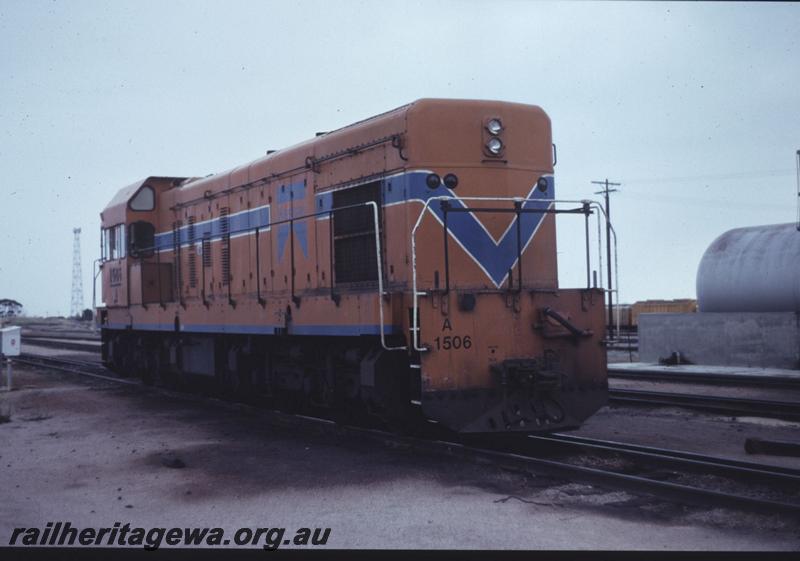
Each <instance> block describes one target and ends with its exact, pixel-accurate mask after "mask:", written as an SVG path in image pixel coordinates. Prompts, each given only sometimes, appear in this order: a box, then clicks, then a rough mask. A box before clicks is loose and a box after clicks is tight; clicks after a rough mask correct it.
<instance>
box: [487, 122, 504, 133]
mask: <svg viewBox="0 0 800 561" xmlns="http://www.w3.org/2000/svg"><path fill="white" fill-rule="evenodd" d="M486 130H488V131H489V132H490V133H492V134H493V135H495V136H497V135H498V134H500V131H502V130H503V123H501V122H500V119H489V122H488V123H486Z"/></svg>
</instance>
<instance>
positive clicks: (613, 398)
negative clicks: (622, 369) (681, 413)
mask: <svg viewBox="0 0 800 561" xmlns="http://www.w3.org/2000/svg"><path fill="white" fill-rule="evenodd" d="M608 398H609V401H610V402H611V403H614V404H618V405H639V406H647V407H652V406H653V405H658V406H666V407H687V408H691V409H701V410H703V411H712V412H715V413H724V414H729V415H734V416H748V415H749V416H757V417H769V418H776V419H785V420H790V421H800V402H797V401H772V400H763V399H750V398H746V399H745V398H739V397H722V396H712V395H702V394H687V393H674V392H663V391H657V392H654V391H646V390H634V389H624V390H623V389H613V388H610V389H609V391H608Z"/></svg>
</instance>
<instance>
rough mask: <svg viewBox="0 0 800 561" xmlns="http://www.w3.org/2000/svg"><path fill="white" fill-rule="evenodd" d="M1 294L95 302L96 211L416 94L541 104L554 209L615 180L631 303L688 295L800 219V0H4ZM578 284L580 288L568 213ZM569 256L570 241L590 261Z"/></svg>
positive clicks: (0, 28)
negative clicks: (732, 249) (704, 260)
mask: <svg viewBox="0 0 800 561" xmlns="http://www.w3.org/2000/svg"><path fill="white" fill-rule="evenodd" d="M0 52H1V53H2V58H0V170H1V172H2V176H1V177H2V181H0V201H1V202H0V204H2V211H3V212H2V215H0V224H2V229H0V256H2V259H0V298H14V299H16V300H19V301H20V302H22V303H23V304H24V305H25V307H26V310H27V311H28V313H29V314H45V313H46V314H66V313H68V312H69V307H70V284H71V269H72V228H73V227H75V226H80V227H81V228H82V229H83V243H82V251H83V279H84V280H83V283H84V294H85V303H86V306H87V307H89V306H90V305H91V294H92V274H91V268H92V261H93V260H94V259H95V258H97V257H98V253H99V249H98V248H99V213H100V211H101V210H102V208H103V207H104V206H105V205H106V203H108V201H109V200H110V199H111V198H112V197H113V195H114V193H115V192H116V191H117V190H118V189H119V188H120V187H122V186H125V185H127V184H129V183H131V182H133V181H135V180H138V179H141V178H144V177H146V176H148V175H176V176H186V175H206V174H208V173H212V172H218V171H222V170H224V169H227V168H230V167H232V166H235V165H237V164H240V163H244V162H246V161H249V160H251V159H254V158H257V157H259V156H261V155H262V154H264V152H265V151H266V150H267V149H271V148H280V147H285V146H288V145H290V144H293V143H295V142H298V141H301V140H304V139H306V138H308V137H310V136H313V135H314V133H315V132H316V131H321V130H331V129H334V128H337V127H340V126H343V125H346V124H349V123H351V122H354V121H356V120H359V119H362V118H365V117H368V116H371V115H374V114H377V113H381V112H383V111H386V110H388V109H391V108H394V107H396V106H399V105H402V104H404V103H407V102H409V101H412V100H414V99H417V98H420V97H455V98H477V99H499V100H507V101H516V102H523V103H532V104H536V105H539V106H541V107H542V108H544V109H545V111H547V112H548V114H549V115H550V117H551V119H552V123H553V134H554V141H555V142H556V144H557V145H558V165H557V166H556V188H557V192H558V195H559V196H560V197H566V198H586V197H588V196H592V192H593V191H594V190H595V189H594V187H595V186H593V185H591V184H590V182H591V181H592V180H600V179H604V178H606V177H608V178H609V179H611V180H612V181H618V182H620V183H622V187H621V188H620V191H619V192H618V193H615V194H614V195H613V199H612V214H613V219H614V224H615V227H616V229H617V231H618V233H619V241H620V263H619V274H620V286H621V297H622V300H623V301H628V302H633V301H635V300H641V299H646V298H680V297H694V296H695V287H694V282H695V273H696V270H697V265H698V262H699V260H700V257H701V255H702V253H703V251H704V250H705V248H706V247H707V246H708V244H709V243H710V242H711V241H712V240H713V239H714V238H715V237H716V236H718V235H719V234H721V233H722V232H724V231H726V230H728V229H731V228H735V227H739V226H745V225H755V224H770V223H779V222H791V221H793V220H795V213H796V206H795V205H796V202H795V200H796V198H797V197H796V194H795V191H796V183H795V171H794V170H795V151H796V150H797V149H800V107H799V106H800V103H798V102H800V5H798V4H794V3H781V4H763V3H757V4H747V3H732V4H726V3H709V4H695V3H687V4H683V3H680V4H678V3H663V4H662V3H649V2H648V3H621V4H615V3H554V4H549V3H538V2H502V1H493V2H485V1H476V2H433V1H426V2H397V3H393V2H387V1H380V2H379V1H375V2H355V1H339V2H335V1H330V2H296V3H293V2H288V1H286V0H282V1H280V2H264V1H258V2H236V1H231V0H226V1H224V2H223V1H219V2H216V1H214V2H211V1H205V2H204V1H200V0H193V1H188V2H179V1H158V2H143V1H136V2H134V1H128V2H125V1H122V0H118V1H115V2H108V1H98V2H89V1H71V2H62V1H47V2H37V1H29V0H26V1H22V0H20V1H12V0H0ZM559 220H560V222H559V226H558V228H559V244H560V247H559V252H560V253H559V257H560V258H561V259H562V261H561V263H560V269H561V271H560V273H561V282H562V286H574V285H577V284H579V283H580V282H582V279H583V278H585V277H584V276H583V275H584V273H583V269H582V268H581V256H582V253H581V251H582V250H581V251H576V247H579V246H580V244H582V229H583V228H582V224H581V223H580V221H572V220H570V217H566V218H564V219H563V220H562V219H561V218H559ZM576 244H578V245H577V246H576Z"/></svg>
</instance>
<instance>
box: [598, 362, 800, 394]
mask: <svg viewBox="0 0 800 561" xmlns="http://www.w3.org/2000/svg"><path fill="white" fill-rule="evenodd" d="M608 377H609V378H612V379H613V378H618V379H622V380H643V381H648V382H690V383H693V384H712V385H728V386H757V387H770V388H786V389H800V377H789V376H767V375H756V374H750V375H748V374H724V373H720V372H681V371H679V370H671V371H668V372H665V371H663V370H646V369H642V370H635V371H634V370H628V369H623V368H614V365H613V364H609V365H608Z"/></svg>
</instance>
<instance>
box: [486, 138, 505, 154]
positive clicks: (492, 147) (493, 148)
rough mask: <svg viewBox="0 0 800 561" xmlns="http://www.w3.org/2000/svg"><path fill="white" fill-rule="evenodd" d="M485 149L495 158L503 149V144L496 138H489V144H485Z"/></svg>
mask: <svg viewBox="0 0 800 561" xmlns="http://www.w3.org/2000/svg"><path fill="white" fill-rule="evenodd" d="M486 149H487V150H489V152H490V153H492V154H494V155H495V156H497V155H498V154H499V153H500V151H501V150H502V149H503V142H502V141H501V140H500V139H499V138H497V137H494V138H490V139H489V142H487V143H486Z"/></svg>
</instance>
